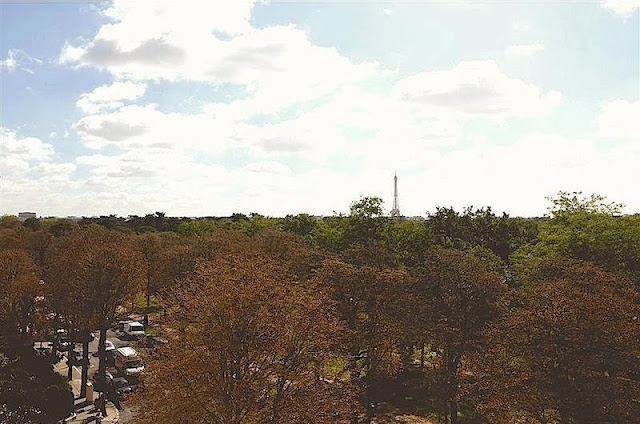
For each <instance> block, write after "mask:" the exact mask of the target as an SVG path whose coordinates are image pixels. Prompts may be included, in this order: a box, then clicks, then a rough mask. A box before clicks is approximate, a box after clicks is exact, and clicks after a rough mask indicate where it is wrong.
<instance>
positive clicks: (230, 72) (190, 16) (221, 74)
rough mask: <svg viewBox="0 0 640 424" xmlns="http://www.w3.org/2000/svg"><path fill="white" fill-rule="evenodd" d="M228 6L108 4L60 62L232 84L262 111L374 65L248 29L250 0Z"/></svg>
mask: <svg viewBox="0 0 640 424" xmlns="http://www.w3.org/2000/svg"><path fill="white" fill-rule="evenodd" d="M233 3H234V6H232V7H229V6H228V5H227V4H226V3H225V4H223V3H220V2H210V1H202V2H199V3H198V5H193V4H191V3H190V7H185V6H184V4H181V3H178V2H173V1H161V2H154V3H153V4H152V5H150V4H148V3H145V2H121V1H116V2H115V3H114V4H113V6H112V7H111V8H109V9H108V10H107V11H106V12H105V14H106V16H107V17H108V18H109V19H110V20H111V22H109V23H107V24H104V25H103V26H102V27H101V28H100V30H99V31H98V33H97V34H96V36H95V37H94V38H93V40H91V41H89V42H87V43H85V44H82V45H79V46H72V45H67V46H65V48H64V49H63V51H62V53H61V56H60V61H61V62H62V63H68V64H72V65H76V66H94V67H97V68H99V69H105V70H107V71H109V72H110V73H111V74H113V75H114V76H115V77H116V78H117V79H130V80H133V81H145V80H169V81H175V80H191V81H208V82H211V83H216V84H218V83H231V84H236V85H239V86H243V87H245V88H246V89H247V91H248V92H249V93H251V94H252V95H253V96H254V97H255V98H256V101H259V102H260V103H261V109H263V110H264V109H266V110H264V111H265V112H269V111H277V110H278V109H279V108H281V107H283V106H285V105H287V104H290V103H294V102H296V101H304V100H308V99H312V98H316V97H319V96H322V95H324V94H326V93H329V92H331V91H332V90H333V89H335V88H336V87H338V86H340V85H342V84H346V83H350V82H354V81H361V80H363V79H366V78H368V77H371V76H373V75H375V72H376V69H377V65H376V64H374V63H367V62H364V63H359V64H356V63H353V62H352V61H351V60H349V59H348V58H346V57H344V56H342V55H341V54H340V53H338V52H337V50H336V49H334V48H329V47H319V46H316V45H313V44H312V43H311V42H310V41H309V39H308V36H307V33H306V32H305V31H304V30H302V29H300V28H298V27H296V26H294V25H280V26H269V27H265V28H253V27H252V26H251V25H250V22H249V17H250V13H251V9H252V7H253V1H244V2H233ZM236 3H237V4H236ZM227 9H229V10H227Z"/></svg>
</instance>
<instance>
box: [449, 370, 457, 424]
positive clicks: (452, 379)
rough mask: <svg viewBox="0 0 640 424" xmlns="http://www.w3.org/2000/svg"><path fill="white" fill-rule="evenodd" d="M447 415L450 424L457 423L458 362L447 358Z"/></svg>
mask: <svg viewBox="0 0 640 424" xmlns="http://www.w3.org/2000/svg"><path fill="white" fill-rule="evenodd" d="M448 368H449V370H448V371H449V416H450V420H451V421H450V422H451V424H457V423H458V401H457V399H456V397H457V395H458V364H457V362H456V361H455V360H454V359H452V360H449V364H448Z"/></svg>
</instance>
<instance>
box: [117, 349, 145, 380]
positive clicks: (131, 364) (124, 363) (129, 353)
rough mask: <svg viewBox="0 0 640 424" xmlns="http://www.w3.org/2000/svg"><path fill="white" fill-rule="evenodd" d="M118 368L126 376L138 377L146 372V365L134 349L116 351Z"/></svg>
mask: <svg viewBox="0 0 640 424" xmlns="http://www.w3.org/2000/svg"><path fill="white" fill-rule="evenodd" d="M116 368H117V369H118V371H120V372H121V373H122V374H124V375H126V376H132V375H138V374H140V373H141V372H142V371H144V363H143V362H142V359H140V357H139V356H138V352H136V351H135V349H133V348H132V347H120V348H118V349H116Z"/></svg>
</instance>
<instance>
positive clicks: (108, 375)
mask: <svg viewBox="0 0 640 424" xmlns="http://www.w3.org/2000/svg"><path fill="white" fill-rule="evenodd" d="M104 380H105V381H104V382H105V386H103V385H102V382H100V381H99V378H98V373H95V374H94V375H93V388H94V390H96V391H97V392H104V391H106V390H105V389H106V386H108V385H112V384H113V374H111V373H110V372H109V371H105V374H104Z"/></svg>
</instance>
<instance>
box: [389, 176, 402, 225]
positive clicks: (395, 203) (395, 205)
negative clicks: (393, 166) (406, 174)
mask: <svg viewBox="0 0 640 424" xmlns="http://www.w3.org/2000/svg"><path fill="white" fill-rule="evenodd" d="M391 216H392V217H396V216H400V204H399V202H398V174H397V172H395V171H394V172H393V209H391Z"/></svg>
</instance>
